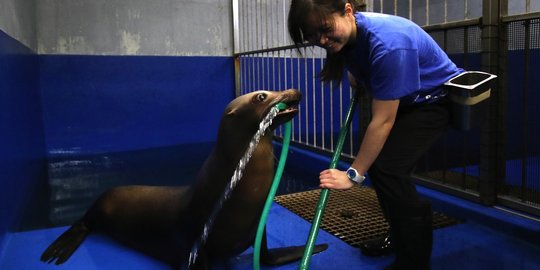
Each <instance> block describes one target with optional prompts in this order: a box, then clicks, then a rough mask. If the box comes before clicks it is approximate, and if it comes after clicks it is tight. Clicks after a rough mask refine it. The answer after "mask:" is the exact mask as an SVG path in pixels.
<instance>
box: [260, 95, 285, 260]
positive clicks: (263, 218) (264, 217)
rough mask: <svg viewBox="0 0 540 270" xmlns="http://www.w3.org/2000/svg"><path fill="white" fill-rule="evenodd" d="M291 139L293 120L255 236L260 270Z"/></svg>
mask: <svg viewBox="0 0 540 270" xmlns="http://www.w3.org/2000/svg"><path fill="white" fill-rule="evenodd" d="M276 106H277V108H278V109H280V110H283V109H285V108H287V105H286V104H285V103H278V104H277V105H276ZM290 141H291V121H288V122H287V123H285V131H284V136H283V146H282V148H281V156H280V158H279V163H278V167H277V170H276V174H275V175H274V181H273V182H272V186H271V187H270V191H269V192H268V196H267V197H266V203H265V204H264V208H263V212H262V214H261V219H260V220H259V227H258V228H257V236H256V237H255V244H254V246H253V248H254V250H253V269H255V270H259V267H260V253H261V241H262V237H263V233H264V227H265V225H266V220H267V218H268V213H269V212H270V208H271V207H272V202H273V201H274V196H275V195H276V191H277V188H278V186H279V181H281V175H282V174H283V168H284V167H285V161H286V160H287V154H288V152H289V143H290Z"/></svg>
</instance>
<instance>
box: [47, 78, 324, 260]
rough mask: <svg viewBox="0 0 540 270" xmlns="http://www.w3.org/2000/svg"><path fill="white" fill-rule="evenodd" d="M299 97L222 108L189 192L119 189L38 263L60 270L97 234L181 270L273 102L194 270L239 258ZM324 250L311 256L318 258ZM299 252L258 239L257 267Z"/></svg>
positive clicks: (279, 95)
mask: <svg viewBox="0 0 540 270" xmlns="http://www.w3.org/2000/svg"><path fill="white" fill-rule="evenodd" d="M300 99H301V93H300V92H299V91H297V90H294V89H289V90H286V91H281V92H279V91H275V92H274V91H256V92H252V93H248V94H245V95H242V96H240V97H238V98H236V99H234V100H233V101H231V102H230V103H229V105H228V106H227V107H226V108H225V111H224V113H223V116H222V119H221V122H220V126H219V130H218V136H217V141H216V144H215V147H214V149H213V150H212V152H211V153H210V155H209V156H208V157H207V159H206V161H205V162H204V164H203V166H202V167H201V169H200V170H199V173H198V175H197V178H196V180H195V182H194V183H193V184H192V185H191V186H179V187H172V186H123V187H117V188H113V189H111V190H109V191H107V192H105V193H104V194H103V195H101V196H100V197H99V198H98V199H97V200H96V202H94V204H93V205H92V206H91V207H90V208H89V210H88V211H87V212H86V213H85V215H84V216H83V217H82V218H81V219H80V220H78V221H77V222H75V223H74V224H73V225H72V226H71V227H70V228H69V229H68V230H67V231H65V232H64V233H63V234H62V235H60V236H59V237H58V238H57V239H56V240H55V241H54V242H53V243H52V244H51V245H50V246H49V247H48V248H47V249H46V250H45V251H44V252H43V254H42V256H41V260H42V261H44V262H48V263H51V262H55V263H56V264H61V263H63V262H65V261H66V260H67V259H69V257H70V256H71V255H72V254H73V252H74V251H75V250H76V249H77V248H78V247H79V245H80V244H81V243H82V242H83V241H84V239H85V237H86V236H87V235H88V234H89V233H91V232H101V233H105V234H106V235H109V236H111V237H113V238H115V239H116V240H118V241H120V242H122V243H124V244H126V245H128V246H130V247H132V248H135V249H137V250H139V251H141V252H143V253H145V254H148V255H150V256H152V257H154V258H157V259H159V260H162V261H164V262H166V263H168V264H170V265H171V266H172V267H174V268H178V267H181V266H186V265H187V259H188V258H189V253H190V249H191V248H192V246H193V243H194V242H195V241H196V240H197V239H198V237H199V236H200V234H201V232H202V228H203V226H204V224H205V223H206V222H207V221H208V218H209V216H210V214H211V212H212V210H213V208H214V207H215V206H216V203H217V202H218V200H219V199H220V198H221V196H222V194H223V192H224V189H225V188H226V186H227V185H228V183H229V182H230V180H231V177H232V175H233V172H234V170H235V169H236V166H237V164H238V161H239V160H240V159H241V157H242V156H243V155H244V153H245V152H246V150H247V148H248V145H249V142H250V141H251V139H252V137H253V135H254V134H255V133H256V131H257V130H258V128H259V123H260V122H261V120H262V119H263V118H264V117H265V116H266V115H267V114H268V112H269V111H270V109H271V108H272V107H273V106H275V105H276V104H277V103H279V102H283V103H286V104H287V105H288V108H287V109H285V110H283V111H281V112H280V113H278V115H277V116H276V117H275V118H274V119H273V123H272V125H271V126H270V128H269V131H268V132H266V134H265V135H264V136H263V137H261V139H260V141H259V144H258V145H257V147H256V149H255V150H254V151H253V155H252V156H251V159H250V161H249V162H248V164H247V165H246V167H245V169H244V171H243V176H242V178H241V180H240V181H239V182H238V184H237V186H236V187H235V189H234V190H233V191H232V193H231V195H230V198H229V199H228V200H227V201H226V202H225V203H224V205H223V206H222V208H221V210H220V212H219V213H218V215H217V216H216V218H215V220H214V224H213V226H212V228H211V231H210V233H209V235H208V239H207V241H206V243H205V244H204V245H203V246H202V247H201V249H200V250H199V252H198V259H197V263H196V264H195V265H194V268H197V269H208V268H210V267H211V265H212V263H214V262H218V261H221V260H225V259H227V258H229V257H231V256H235V255H238V254H240V253H241V252H243V251H244V250H245V249H247V248H248V247H249V246H250V245H252V244H253V241H254V239H255V234H256V231H257V226H258V221H259V218H260V215H261V213H262V209H263V207H264V203H265V200H266V196H267V195H268V192H269V189H270V186H271V183H272V180H273V177H274V156H273V147H272V133H273V132H271V131H272V130H273V129H275V128H276V127H277V126H279V125H280V124H283V123H285V122H286V121H289V120H290V119H292V118H293V117H294V116H295V115H296V114H297V112H298V108H297V105H298V103H299V101H300ZM326 248H327V245H326V244H323V245H319V246H317V247H316V248H315V252H320V251H323V250H325V249H326ZM303 250H304V247H303V246H298V247H286V248H280V249H272V250H268V248H267V246H266V231H265V235H264V237H263V243H262V245H261V262H262V263H264V264H271V265H276V264H283V263H288V262H291V261H294V260H297V259H299V258H301V257H302V255H303Z"/></svg>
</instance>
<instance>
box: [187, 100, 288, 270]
mask: <svg viewBox="0 0 540 270" xmlns="http://www.w3.org/2000/svg"><path fill="white" fill-rule="evenodd" d="M283 105H284V103H279V104H277V105H276V106H274V107H272V109H270V112H268V114H267V115H266V116H265V117H264V119H263V120H262V121H261V123H259V130H257V132H256V133H255V135H253V138H252V139H251V141H250V142H249V147H248V149H247V151H246V153H245V154H244V156H243V157H242V158H241V159H240V161H239V162H238V165H237V166H236V169H235V170H234V173H233V176H232V177H231V181H230V182H229V185H227V186H226V188H225V191H224V192H223V195H222V196H221V198H220V200H219V201H218V202H217V203H216V205H215V206H214V209H213V210H212V213H211V214H210V216H209V218H208V221H207V222H206V223H205V224H204V227H203V230H202V233H201V235H200V236H199V238H198V239H197V241H196V242H195V243H194V244H193V247H192V248H191V252H190V253H189V262H188V269H191V267H192V266H193V265H194V264H195V262H196V261H197V256H198V252H199V249H200V247H201V246H202V245H204V244H205V243H206V239H207V238H208V234H209V233H210V230H211V229H212V225H213V224H214V220H215V218H216V216H217V214H218V213H219V211H220V210H221V208H222V207H223V204H224V203H225V201H226V200H228V199H229V197H230V195H231V192H232V190H233V189H234V188H235V187H236V185H237V184H238V181H240V179H242V174H243V172H244V168H245V167H246V165H247V163H248V162H249V159H250V158H251V155H252V154H253V151H255V148H256V147H257V145H258V144H259V141H260V139H261V137H262V136H263V135H264V134H265V133H266V131H267V129H268V128H269V127H270V125H272V120H273V119H274V118H275V117H276V115H277V114H278V112H279V110H280V109H283V108H284V106H283Z"/></svg>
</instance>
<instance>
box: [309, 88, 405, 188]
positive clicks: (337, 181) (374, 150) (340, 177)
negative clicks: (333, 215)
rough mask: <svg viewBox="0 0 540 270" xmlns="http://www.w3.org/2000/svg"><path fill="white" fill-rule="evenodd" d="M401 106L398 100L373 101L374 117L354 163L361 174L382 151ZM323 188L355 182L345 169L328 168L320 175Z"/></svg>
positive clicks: (342, 186) (349, 184)
mask: <svg viewBox="0 0 540 270" xmlns="http://www.w3.org/2000/svg"><path fill="white" fill-rule="evenodd" d="M398 106H399V99H397V100H376V99H373V101H372V118H371V122H370V123H369V125H368V127H367V130H366V134H365V136H364V139H363V140H362V144H361V145H360V149H359V150H358V153H357V154H356V158H355V159H354V161H353V163H352V167H353V168H355V169H356V170H357V171H358V173H359V174H361V175H364V174H365V173H366V172H367V170H368V169H369V167H370V166H371V164H373V162H374V161H375V159H376V158H377V156H378V155H379V153H380V152H381V149H382V147H383V146H384V143H385V142H386V138H388V135H389V134H390V131H391V130H392V127H393V126H394V121H395V119H396V114H397V110H398ZM319 180H320V187H321V188H331V189H347V188H350V187H352V186H353V183H352V182H351V181H350V180H349V178H347V175H346V174H345V172H344V171H340V170H337V169H328V170H324V171H322V172H321V173H320V176H319Z"/></svg>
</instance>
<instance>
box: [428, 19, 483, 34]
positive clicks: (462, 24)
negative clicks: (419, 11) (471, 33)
mask: <svg viewBox="0 0 540 270" xmlns="http://www.w3.org/2000/svg"><path fill="white" fill-rule="evenodd" d="M481 21H482V19H481V18H476V19H469V20H463V21H457V22H448V23H440V24H433V25H427V26H423V27H422V29H424V31H426V32H430V31H440V30H448V29H454V28H464V27H468V26H475V25H479V24H481Z"/></svg>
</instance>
